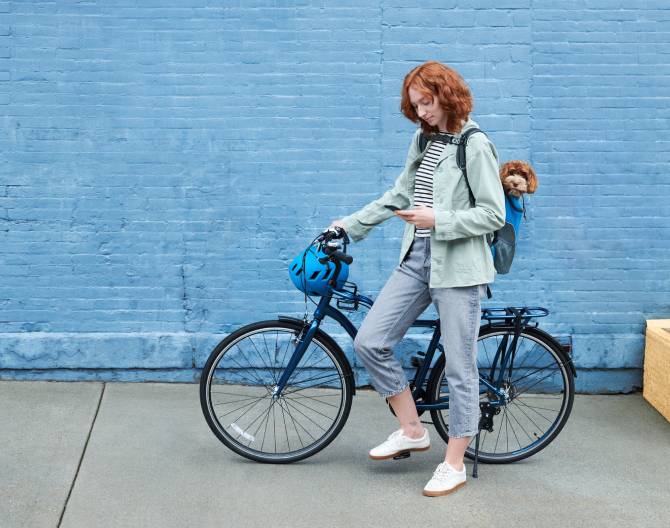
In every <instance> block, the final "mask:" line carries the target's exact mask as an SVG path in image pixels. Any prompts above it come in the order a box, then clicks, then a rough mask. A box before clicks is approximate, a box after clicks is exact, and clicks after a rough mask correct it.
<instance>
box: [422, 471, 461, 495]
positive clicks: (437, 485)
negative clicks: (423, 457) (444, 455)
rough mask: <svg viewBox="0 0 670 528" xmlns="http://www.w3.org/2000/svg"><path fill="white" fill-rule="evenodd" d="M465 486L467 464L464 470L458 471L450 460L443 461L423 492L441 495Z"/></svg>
mask: <svg viewBox="0 0 670 528" xmlns="http://www.w3.org/2000/svg"><path fill="white" fill-rule="evenodd" d="M463 486H465V466H463V471H456V470H455V469H454V468H453V467H451V466H450V465H449V463H448V462H442V463H441V464H440V465H439V466H437V469H436V470H435V473H433V478H432V479H430V480H429V481H428V484H426V487H425V488H423V494H424V495H428V496H429V497H439V496H440V495H449V493H451V492H452V491H456V490H457V489H458V488H462V487H463Z"/></svg>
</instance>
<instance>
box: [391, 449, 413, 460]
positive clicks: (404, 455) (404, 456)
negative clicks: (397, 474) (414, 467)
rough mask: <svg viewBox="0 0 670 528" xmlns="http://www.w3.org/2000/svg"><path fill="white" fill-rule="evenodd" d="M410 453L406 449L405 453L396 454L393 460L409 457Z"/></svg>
mask: <svg viewBox="0 0 670 528" xmlns="http://www.w3.org/2000/svg"><path fill="white" fill-rule="evenodd" d="M409 455H411V453H410V452H409V451H405V452H404V453H400V454H399V455H396V456H394V457H393V460H403V459H405V458H409Z"/></svg>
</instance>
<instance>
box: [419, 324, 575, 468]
mask: <svg viewBox="0 0 670 528" xmlns="http://www.w3.org/2000/svg"><path fill="white" fill-rule="evenodd" d="M504 336H507V339H508V342H511V339H512V338H513V337H514V328H513V327H509V326H505V327H495V326H492V327H489V326H483V327H482V328H481V330H480V333H479V338H478V340H477V348H478V356H477V366H478V369H479V370H480V376H481V375H482V373H488V374H484V375H487V377H488V376H490V365H491V361H492V357H491V356H493V355H494V354H495V350H496V349H497V345H499V344H500V342H501V341H502V339H503V338H504ZM487 345H489V346H487ZM490 345H495V347H496V348H494V347H493V346H490ZM569 361H570V359H569V358H568V357H567V356H566V354H565V352H563V350H562V349H561V348H560V345H558V344H557V343H556V341H555V340H554V339H553V338H551V336H549V335H548V334H545V333H544V332H542V331H539V330H535V329H532V328H527V329H524V330H522V332H521V334H520V336H519V341H518V344H517V354H516V356H515V359H514V368H513V372H512V376H511V384H509V385H508V386H504V387H503V388H504V389H505V390H506V391H507V394H508V398H509V399H508V401H507V403H506V404H505V405H504V406H500V413H499V414H496V415H495V416H494V417H493V432H490V431H487V430H485V429H482V432H481V435H480V444H479V460H480V461H481V462H486V463H490V464H506V463H510V462H517V461H519V460H523V459H524V458H527V457H529V456H532V455H534V454H536V453H538V452H539V451H541V450H542V449H544V448H545V447H547V446H548V445H549V444H550V443H551V442H552V441H553V440H554V439H555V438H556V436H558V434H559V433H560V432H561V429H563V427H564V426H565V423H566V422H567V420H568V418H569V417H570V412H571V410H572V404H573V402H574V397H575V382H574V377H573V374H572V370H571V367H570V365H569ZM487 362H488V365H486V364H485V363H487ZM531 362H532V363H531ZM444 366H445V358H444V354H442V355H441V356H440V357H439V358H438V360H437V361H436V362H435V366H434V367H433V370H432V372H431V375H430V378H429V380H428V397H429V399H430V401H431V402H436V401H438V398H439V397H440V396H445V395H446V394H448V383H447V381H446V380H445V379H444ZM487 367H488V368H487ZM506 371H508V369H506ZM498 373H499V368H497V369H496V370H495V373H494V375H493V379H494V380H496V379H497V378H498ZM489 382H490V383H491V381H490V380H489ZM491 384H492V385H494V386H495V383H491ZM484 389H486V386H485V385H483V384H480V402H481V401H494V400H496V399H497V398H498V396H497V395H495V393H492V392H491V391H488V393H482V391H483V390H484ZM538 405H541V407H539V406H538ZM431 416H432V419H433V424H434V425H435V428H436V429H437V432H438V433H439V435H440V436H441V437H442V438H443V439H444V441H445V442H448V441H449V427H448V425H447V424H448V422H449V420H448V418H449V410H448V409H446V410H433V411H431ZM480 416H481V414H480ZM540 424H541V425H540ZM496 429H497V431H496ZM503 430H504V434H503ZM524 434H525V436H523V435H524ZM531 435H532V436H531ZM520 438H521V439H520ZM510 443H511V447H510ZM474 445H475V436H472V438H471V440H470V444H469V445H468V448H467V450H466V452H465V456H466V457H467V458H469V459H471V460H472V459H474V455H475V449H474Z"/></svg>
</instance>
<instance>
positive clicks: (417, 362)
mask: <svg viewBox="0 0 670 528" xmlns="http://www.w3.org/2000/svg"><path fill="white" fill-rule="evenodd" d="M409 363H410V365H412V366H413V367H417V368H418V367H420V366H421V365H423V358H420V357H417V356H412V357H411V358H409Z"/></svg>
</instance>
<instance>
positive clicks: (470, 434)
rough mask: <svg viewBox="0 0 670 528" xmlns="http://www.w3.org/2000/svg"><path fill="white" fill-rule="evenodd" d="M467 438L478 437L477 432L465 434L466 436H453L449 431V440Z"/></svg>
mask: <svg viewBox="0 0 670 528" xmlns="http://www.w3.org/2000/svg"><path fill="white" fill-rule="evenodd" d="M466 436H477V431H475V432H474V433H465V434H460V433H459V434H456V435H454V434H451V431H449V438H465V437H466Z"/></svg>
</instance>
